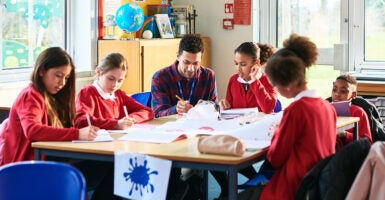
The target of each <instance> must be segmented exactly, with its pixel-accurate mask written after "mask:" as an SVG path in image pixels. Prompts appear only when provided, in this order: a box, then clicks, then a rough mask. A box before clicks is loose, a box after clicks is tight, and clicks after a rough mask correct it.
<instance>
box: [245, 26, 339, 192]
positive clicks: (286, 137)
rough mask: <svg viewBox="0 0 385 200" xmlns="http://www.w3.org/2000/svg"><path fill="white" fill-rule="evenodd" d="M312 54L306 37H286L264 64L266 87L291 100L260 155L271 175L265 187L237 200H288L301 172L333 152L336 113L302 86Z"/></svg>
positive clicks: (314, 49)
mask: <svg viewBox="0 0 385 200" xmlns="http://www.w3.org/2000/svg"><path fill="white" fill-rule="evenodd" d="M317 54H318V53H317V47H316V45H315V44H314V43H313V42H311V41H310V40H309V39H308V38H307V37H302V36H298V35H296V34H292V35H291V36H290V38H288V39H287V40H285V41H284V43H283V48H282V49H280V50H279V51H277V52H276V53H275V54H273V55H272V57H271V58H270V59H269V61H268V62H267V65H266V68H265V72H266V75H267V77H268V79H269V81H270V83H271V84H272V85H273V86H274V88H275V89H276V90H277V91H278V92H279V93H280V94H281V95H282V96H284V97H286V98H294V101H293V102H292V103H291V104H290V105H289V106H287V107H286V108H285V110H284V111H283V116H282V120H281V122H280V124H279V125H278V127H277V128H276V129H275V130H274V131H273V137H272V140H271V145H270V147H269V149H268V152H267V155H266V157H267V160H268V161H269V162H270V163H271V165H272V167H273V168H274V169H275V171H274V174H273V175H272V177H271V179H270V180H269V182H268V183H267V184H266V185H265V186H261V185H258V186H255V187H250V188H248V189H246V190H244V191H243V192H241V193H240V194H239V199H294V197H295V193H296V191H297V189H298V186H299V184H300V182H301V180H302V178H303V177H304V176H305V175H306V173H307V172H308V171H309V170H310V169H311V168H312V167H313V166H314V165H315V164H316V163H317V162H318V161H320V160H322V159H323V158H325V157H327V156H329V155H331V154H333V153H334V152H335V138H336V130H337V127H336V118H337V117H336V113H335V111H334V109H333V108H332V106H331V105H330V103H328V102H327V101H325V100H323V99H322V98H320V96H319V95H317V92H316V91H315V90H309V89H308V88H307V83H306V77H305V75H306V73H305V72H306V68H309V67H310V66H312V65H313V64H314V63H315V62H316V59H317ZM256 131H258V130H256Z"/></svg>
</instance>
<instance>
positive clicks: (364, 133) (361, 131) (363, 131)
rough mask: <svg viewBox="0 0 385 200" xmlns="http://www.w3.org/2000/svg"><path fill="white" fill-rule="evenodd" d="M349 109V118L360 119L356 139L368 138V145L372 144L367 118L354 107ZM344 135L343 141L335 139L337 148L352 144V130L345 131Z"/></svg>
mask: <svg viewBox="0 0 385 200" xmlns="http://www.w3.org/2000/svg"><path fill="white" fill-rule="evenodd" d="M349 108H350V109H349V111H350V116H352V117H359V118H360V121H358V139H361V138H364V137H366V138H368V140H369V142H370V144H372V143H373V140H372V133H371V131H370V125H369V120H368V116H367V115H366V113H365V111H364V110H363V109H362V108H361V107H359V106H356V105H350V107H349ZM345 133H346V138H345V140H342V139H340V138H338V137H337V144H338V145H337V146H338V148H342V147H343V146H344V145H346V144H348V143H350V142H353V129H349V130H346V131H345Z"/></svg>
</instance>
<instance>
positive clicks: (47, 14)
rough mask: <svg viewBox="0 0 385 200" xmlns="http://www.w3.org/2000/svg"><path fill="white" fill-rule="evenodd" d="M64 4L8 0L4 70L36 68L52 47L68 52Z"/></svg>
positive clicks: (3, 32) (3, 10) (3, 38)
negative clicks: (42, 56)
mask: <svg viewBox="0 0 385 200" xmlns="http://www.w3.org/2000/svg"><path fill="white" fill-rule="evenodd" d="M64 8H65V5H64V1H63V0H50V1H46V0H29V1H27V0H5V1H4V2H3V5H2V8H1V11H0V18H1V37H0V41H1V47H0V48H1V64H0V65H1V69H3V70H4V69H15V68H26V67H32V66H33V64H34V62H35V60H36V57H37V56H38V55H39V54H40V52H41V51H42V50H44V49H46V48H47V47H50V46H60V47H62V48H65V37H64V36H65V34H64V33H65V27H64V26H65V15H64Z"/></svg>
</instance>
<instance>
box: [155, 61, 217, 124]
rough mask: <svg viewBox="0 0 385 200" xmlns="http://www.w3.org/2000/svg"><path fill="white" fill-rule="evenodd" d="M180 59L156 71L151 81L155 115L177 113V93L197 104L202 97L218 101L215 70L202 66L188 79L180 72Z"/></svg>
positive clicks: (192, 103)
mask: <svg viewBox="0 0 385 200" xmlns="http://www.w3.org/2000/svg"><path fill="white" fill-rule="evenodd" d="M178 63H179V62H178V60H177V61H175V62H174V63H173V64H172V65H170V66H168V67H164V68H162V69H160V70H158V71H157V72H155V73H154V75H153V77H152V83H151V95H152V101H151V103H152V107H153V109H154V112H155V117H162V116H167V115H173V114H177V112H176V105H177V103H178V101H179V100H178V99H177V98H176V97H175V95H178V96H180V97H181V98H182V99H184V100H187V101H189V102H190V104H191V105H193V106H195V104H197V103H198V101H199V100H200V99H202V100H210V101H214V102H216V101H217V87H216V83H215V74H214V71H213V70H211V69H209V68H206V67H202V66H200V67H199V68H198V69H197V71H196V74H195V76H194V78H191V79H186V78H185V77H183V76H181V75H180V74H179V72H178Z"/></svg>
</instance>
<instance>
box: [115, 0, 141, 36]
mask: <svg viewBox="0 0 385 200" xmlns="http://www.w3.org/2000/svg"><path fill="white" fill-rule="evenodd" d="M115 16H116V17H115V18H116V24H117V25H118V27H119V28H121V29H123V30H125V31H127V32H130V33H132V32H136V31H138V30H139V29H140V27H141V26H142V24H143V22H144V13H143V10H142V8H141V7H140V6H138V4H130V3H126V4H123V5H121V6H120V7H119V8H118V10H117V11H116V15H115Z"/></svg>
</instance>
